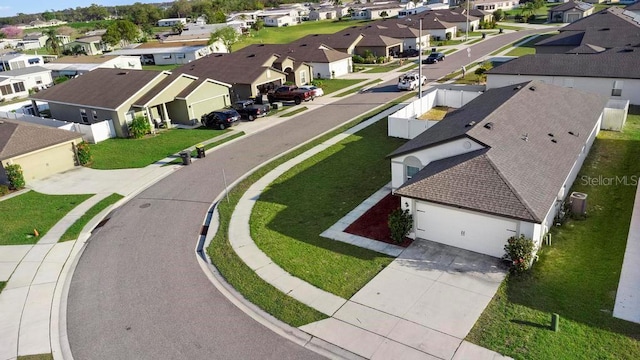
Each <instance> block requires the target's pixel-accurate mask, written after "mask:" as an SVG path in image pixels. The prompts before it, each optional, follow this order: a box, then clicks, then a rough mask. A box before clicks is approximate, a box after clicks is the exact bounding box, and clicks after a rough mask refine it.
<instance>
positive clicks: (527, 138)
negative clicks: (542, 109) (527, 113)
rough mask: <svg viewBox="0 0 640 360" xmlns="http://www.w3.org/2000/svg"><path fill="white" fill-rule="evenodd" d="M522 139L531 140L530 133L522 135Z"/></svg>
mask: <svg viewBox="0 0 640 360" xmlns="http://www.w3.org/2000/svg"><path fill="white" fill-rule="evenodd" d="M520 139H522V140H524V141H529V134H524V135H522V137H521V138H520Z"/></svg>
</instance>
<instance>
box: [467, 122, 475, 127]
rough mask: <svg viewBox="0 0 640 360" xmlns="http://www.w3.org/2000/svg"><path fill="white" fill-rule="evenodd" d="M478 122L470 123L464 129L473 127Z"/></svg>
mask: <svg viewBox="0 0 640 360" xmlns="http://www.w3.org/2000/svg"><path fill="white" fill-rule="evenodd" d="M475 124H476V122H475V121H471V122H470V123H468V124H467V125H465V126H464V127H471V126H473V125H475Z"/></svg>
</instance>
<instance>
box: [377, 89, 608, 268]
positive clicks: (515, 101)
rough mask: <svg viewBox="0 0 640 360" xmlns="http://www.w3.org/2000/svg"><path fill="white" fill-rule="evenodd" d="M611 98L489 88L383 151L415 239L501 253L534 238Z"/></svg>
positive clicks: (564, 191)
mask: <svg viewBox="0 0 640 360" xmlns="http://www.w3.org/2000/svg"><path fill="white" fill-rule="evenodd" d="M606 103H607V98H606V97H604V96H601V95H597V94H592V93H586V92H581V91H578V90H575V89H568V88H564V87H559V86H554V85H549V84H545V83H543V82H538V81H531V82H527V83H522V84H518V85H515V86H513V85H512V86H507V87H502V88H495V89H490V90H487V91H486V92H485V93H484V94H482V95H480V96H478V97H477V98H476V99H474V100H472V101H471V102H469V103H468V104H467V105H465V106H463V107H462V108H460V109H458V110H456V111H454V112H452V113H450V114H448V115H447V116H446V117H445V118H444V119H443V120H441V121H439V122H438V123H437V124H435V125H434V126H432V127H431V128H429V129H428V130H426V131H424V132H423V133H421V134H420V135H418V136H417V137H415V138H414V139H412V140H410V141H409V142H407V143H405V144H404V145H402V146H401V147H400V148H398V149H397V150H396V151H394V152H393V153H392V154H390V155H389V157H390V158H391V173H392V187H393V189H394V194H395V195H397V196H400V197H401V206H402V208H403V209H407V210H409V212H410V213H411V215H412V216H413V229H412V231H411V233H410V237H412V238H422V239H427V240H431V241H435V242H440V243H443V244H447V245H451V246H455V247H459V248H463V249H467V250H471V251H475V252H478V253H482V254H487V255H491V256H495V257H501V256H502V255H504V245H505V244H506V243H507V239H508V238H510V237H512V236H520V235H524V236H525V237H527V238H530V239H532V240H533V241H534V242H535V243H536V244H538V245H539V244H540V242H541V240H542V238H543V237H544V236H545V235H546V233H547V232H548V231H549V229H550V228H551V227H552V226H553V224H554V219H555V217H556V214H557V213H558V212H559V211H560V209H561V204H562V202H563V201H564V200H565V198H566V197H567V195H568V192H569V189H570V188H571V185H572V183H573V182H574V180H575V178H576V176H577V174H578V171H579V170H580V167H581V166H582V163H583V161H584V159H585V157H586V156H587V154H588V153H589V149H590V148H591V145H592V144H593V142H594V140H595V137H596V135H597V134H598V132H599V130H600V123H601V121H602V113H603V109H604V107H605V105H606Z"/></svg>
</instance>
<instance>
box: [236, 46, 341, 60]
mask: <svg viewBox="0 0 640 360" xmlns="http://www.w3.org/2000/svg"><path fill="white" fill-rule="evenodd" d="M258 51H264V52H269V53H274V54H278V55H280V56H289V57H291V58H294V59H295V60H298V61H305V62H315V63H329V62H333V61H338V60H342V59H347V58H349V57H350V55H349V54H347V53H344V52H341V51H337V50H334V49H332V48H330V47H329V46H326V45H324V44H317V43H306V42H300V41H297V42H293V43H291V44H253V45H249V46H247V47H245V48H242V49H240V50H238V52H246V53H253V52H258Z"/></svg>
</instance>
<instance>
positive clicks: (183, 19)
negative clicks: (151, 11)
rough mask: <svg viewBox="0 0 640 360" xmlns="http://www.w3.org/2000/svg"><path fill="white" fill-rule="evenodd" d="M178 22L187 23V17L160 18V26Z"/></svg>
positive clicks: (170, 25)
mask: <svg viewBox="0 0 640 360" xmlns="http://www.w3.org/2000/svg"><path fill="white" fill-rule="evenodd" d="M176 24H182V25H187V18H169V19H160V20H158V26H160V27H172V26H174V25H176Z"/></svg>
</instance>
